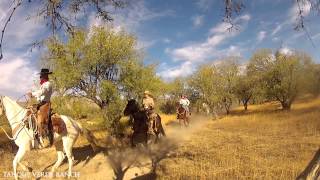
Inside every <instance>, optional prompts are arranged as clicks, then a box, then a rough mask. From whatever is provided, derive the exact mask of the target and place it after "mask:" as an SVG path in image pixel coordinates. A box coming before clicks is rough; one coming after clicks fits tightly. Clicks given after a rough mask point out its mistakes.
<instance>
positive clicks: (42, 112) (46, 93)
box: [28, 69, 53, 145]
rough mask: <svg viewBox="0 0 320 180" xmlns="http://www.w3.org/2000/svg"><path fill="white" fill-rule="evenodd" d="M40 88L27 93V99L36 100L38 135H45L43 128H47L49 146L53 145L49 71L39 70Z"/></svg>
mask: <svg viewBox="0 0 320 180" xmlns="http://www.w3.org/2000/svg"><path fill="white" fill-rule="evenodd" d="M39 74H40V87H39V88H38V89H37V90H35V91H33V92H29V93H28V95H29V97H30V98H31V97H35V98H36V99H37V102H38V104H37V122H38V126H39V133H40V135H41V136H42V135H44V134H45V127H44V126H47V127H48V131H49V134H48V137H49V141H50V145H52V144H53V130H52V129H53V128H52V123H51V118H50V114H49V113H50V108H51V107H50V106H51V104H50V98H51V95H52V85H51V83H50V81H49V74H52V72H50V71H49V69H41V71H40V73H39Z"/></svg>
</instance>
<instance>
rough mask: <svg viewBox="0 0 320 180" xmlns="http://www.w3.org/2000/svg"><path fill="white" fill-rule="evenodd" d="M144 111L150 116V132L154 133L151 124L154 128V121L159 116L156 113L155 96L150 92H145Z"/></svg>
mask: <svg viewBox="0 0 320 180" xmlns="http://www.w3.org/2000/svg"><path fill="white" fill-rule="evenodd" d="M142 105H143V109H144V110H145V111H146V113H147V116H148V121H149V122H148V124H149V129H148V131H149V132H152V129H151V124H152V126H154V123H155V121H154V119H155V118H156V117H157V114H156V113H155V112H154V100H153V96H152V94H151V93H150V92H149V91H144V93H143V99H142Z"/></svg>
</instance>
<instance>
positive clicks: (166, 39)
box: [162, 38, 171, 44]
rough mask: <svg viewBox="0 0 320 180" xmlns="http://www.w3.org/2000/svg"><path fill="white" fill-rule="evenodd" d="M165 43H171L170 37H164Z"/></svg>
mask: <svg viewBox="0 0 320 180" xmlns="http://www.w3.org/2000/svg"><path fill="white" fill-rule="evenodd" d="M162 41H163V42H164V43H168V44H169V43H171V40H170V39H169V38H164V39H163V40H162Z"/></svg>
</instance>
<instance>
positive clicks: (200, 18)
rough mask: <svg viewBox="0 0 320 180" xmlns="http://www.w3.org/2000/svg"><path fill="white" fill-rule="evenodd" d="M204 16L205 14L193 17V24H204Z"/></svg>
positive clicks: (198, 25)
mask: <svg viewBox="0 0 320 180" xmlns="http://www.w3.org/2000/svg"><path fill="white" fill-rule="evenodd" d="M203 18H204V16H203V15H196V16H194V17H192V18H191V20H192V24H193V27H196V28H197V27H200V26H202V25H203Z"/></svg>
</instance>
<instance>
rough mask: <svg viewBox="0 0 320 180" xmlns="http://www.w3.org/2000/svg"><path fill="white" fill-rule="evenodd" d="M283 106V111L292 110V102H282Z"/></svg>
mask: <svg viewBox="0 0 320 180" xmlns="http://www.w3.org/2000/svg"><path fill="white" fill-rule="evenodd" d="M281 106H282V109H283V110H290V109H291V103H290V101H281Z"/></svg>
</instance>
